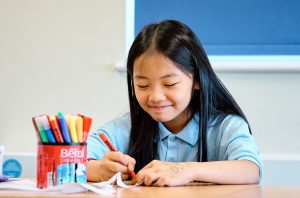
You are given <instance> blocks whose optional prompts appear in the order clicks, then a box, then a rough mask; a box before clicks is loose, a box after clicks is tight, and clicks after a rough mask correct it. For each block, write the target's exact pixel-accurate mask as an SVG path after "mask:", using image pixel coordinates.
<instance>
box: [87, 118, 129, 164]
mask: <svg viewBox="0 0 300 198" xmlns="http://www.w3.org/2000/svg"><path fill="white" fill-rule="evenodd" d="M101 133H105V135H106V136H107V138H108V139H109V140H110V142H111V143H112V144H113V145H114V146H115V147H116V149H117V150H118V151H120V152H122V153H125V154H127V153H128V145H129V138H130V137H129V134H130V119H129V115H128V114H125V115H124V116H122V117H119V118H116V119H114V120H112V121H110V122H107V123H105V124H104V125H103V126H101V127H100V128H99V129H98V130H97V131H95V132H92V133H90V134H89V136H88V139H87V157H88V158H92V159H97V160H100V159H102V157H103V156H104V154H105V153H107V152H109V149H108V148H107V146H106V145H105V144H104V142H103V141H102V140H101V139H100V137H99V134H101Z"/></svg>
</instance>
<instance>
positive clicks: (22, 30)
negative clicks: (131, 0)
mask: <svg viewBox="0 0 300 198" xmlns="http://www.w3.org/2000/svg"><path fill="white" fill-rule="evenodd" d="M124 7H125V3H124V1H123V0H114V1H110V0H85V1H81V0H43V1H40V0H26V1H23V0H0V94H1V95H0V96H1V97H0V112H1V113H0V144H4V145H5V146H6V152H20V151H22V152H35V151H36V137H35V132H34V129H33V126H32V123H31V117H33V116H34V115H38V114H42V113H47V114H56V113H57V112H58V111H63V112H65V113H77V112H81V113H84V114H87V115H89V116H91V117H93V118H94V123H93V125H92V128H96V127H97V126H98V125H99V124H101V123H102V122H104V121H106V120H109V119H110V118H112V117H114V115H115V114H118V113H119V112H122V111H124V110H126V109H127V95H126V94H127V92H126V89H127V86H126V83H125V82H126V81H125V80H126V78H125V77H122V76H121V75H120V74H119V73H117V72H115V71H114V66H113V65H114V64H115V63H116V62H118V61H120V60H123V59H124V56H125V41H124V38H125V28H124V26H125V10H124Z"/></svg>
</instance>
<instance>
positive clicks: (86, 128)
mask: <svg viewBox="0 0 300 198" xmlns="http://www.w3.org/2000/svg"><path fill="white" fill-rule="evenodd" d="M77 115H78V116H81V117H82V122H83V130H82V136H83V137H82V139H83V142H86V139H87V137H88V134H89V132H90V128H91V125H92V121H93V119H92V118H90V117H87V116H85V115H82V114H77Z"/></svg>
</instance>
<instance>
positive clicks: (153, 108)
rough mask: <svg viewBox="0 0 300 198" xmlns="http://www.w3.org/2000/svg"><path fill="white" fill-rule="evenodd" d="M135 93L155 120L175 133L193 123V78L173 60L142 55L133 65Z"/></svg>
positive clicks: (154, 54)
mask: <svg viewBox="0 0 300 198" xmlns="http://www.w3.org/2000/svg"><path fill="white" fill-rule="evenodd" d="M133 82H134V91H135V94H136V98H137V101H138V102H139V104H140V106H141V107H142V108H143V109H144V111H146V112H147V113H148V114H149V115H150V116H151V117H152V118H153V119H154V120H156V121H159V122H162V123H163V124H164V125H165V126H166V127H167V128H168V129H169V130H170V131H172V132H173V133H176V132H179V131H180V130H181V129H182V128H183V127H184V126H185V125H186V124H187V122H188V121H189V118H190V117H191V115H189V113H188V110H187V107H188V105H189V103H190V101H191V97H192V92H193V89H195V88H196V89H198V88H199V85H198V84H195V83H194V81H193V77H192V75H187V74H186V73H183V72H182V71H181V70H180V69H179V68H178V67H177V66H176V65H175V64H174V63H173V62H172V61H171V60H170V59H169V58H167V57H166V56H164V55H163V54H161V53H158V52H148V53H146V54H143V55H142V56H140V57H139V58H138V59H137V60H136V61H135V62H134V66H133Z"/></svg>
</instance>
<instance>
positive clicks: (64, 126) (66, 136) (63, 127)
mask: <svg viewBox="0 0 300 198" xmlns="http://www.w3.org/2000/svg"><path fill="white" fill-rule="evenodd" d="M58 119H59V124H60V127H61V130H62V135H63V137H64V141H65V142H66V143H71V142H72V141H71V137H70V133H69V130H68V125H67V122H66V120H65V117H64V114H63V113H62V112H58Z"/></svg>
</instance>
